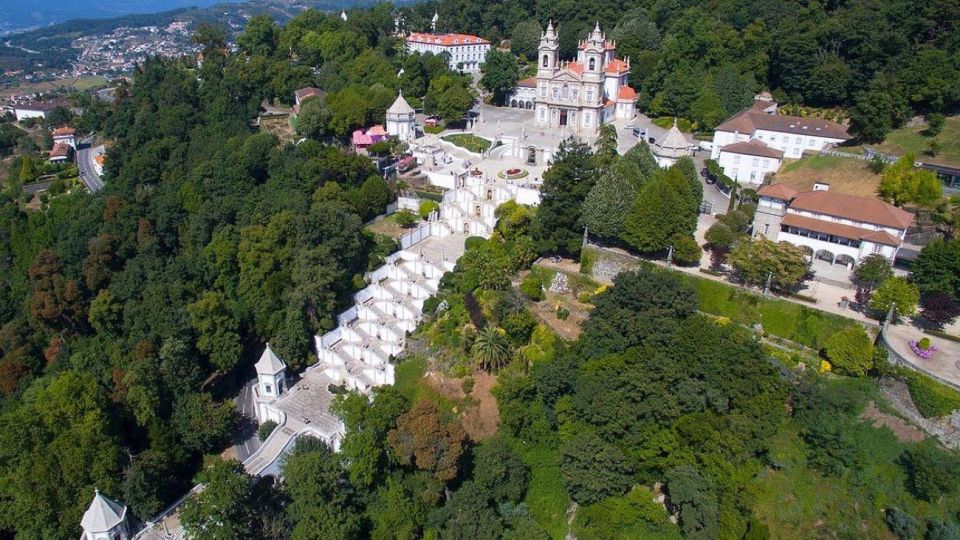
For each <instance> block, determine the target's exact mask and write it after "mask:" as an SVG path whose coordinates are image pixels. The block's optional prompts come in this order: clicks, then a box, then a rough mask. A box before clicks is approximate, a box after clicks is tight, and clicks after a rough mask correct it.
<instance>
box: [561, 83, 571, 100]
mask: <svg viewBox="0 0 960 540" xmlns="http://www.w3.org/2000/svg"><path fill="white" fill-rule="evenodd" d="M560 93H561V95H563V99H567V98H568V97H570V88H569V87H567V85H563V89H561V90H560Z"/></svg>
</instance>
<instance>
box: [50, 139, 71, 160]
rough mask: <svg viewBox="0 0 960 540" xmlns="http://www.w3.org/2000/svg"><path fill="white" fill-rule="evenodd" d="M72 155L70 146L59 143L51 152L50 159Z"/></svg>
mask: <svg viewBox="0 0 960 540" xmlns="http://www.w3.org/2000/svg"><path fill="white" fill-rule="evenodd" d="M69 155H70V145H69V144H67V143H64V142H58V143H57V144H55V145H53V148H52V149H51V150H50V157H52V158H55V157H67V156H69Z"/></svg>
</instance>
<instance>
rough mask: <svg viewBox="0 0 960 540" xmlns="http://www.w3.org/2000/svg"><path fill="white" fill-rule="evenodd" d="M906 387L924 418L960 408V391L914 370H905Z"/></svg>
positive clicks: (945, 414) (938, 415) (942, 414)
mask: <svg viewBox="0 0 960 540" xmlns="http://www.w3.org/2000/svg"><path fill="white" fill-rule="evenodd" d="M904 378H905V379H906V383H907V388H909V389H910V397H911V398H912V399H913V404H914V405H916V406H917V410H919V411H920V414H922V415H923V417H924V418H936V417H940V416H947V415H948V414H950V413H951V412H953V411H954V410H956V409H960V392H957V391H956V390H954V389H953V388H950V387H949V386H947V385H945V384H942V383H940V382H938V381H935V380H933V379H931V378H930V377H926V376H924V375H921V374H919V373H916V372H905V373H904Z"/></svg>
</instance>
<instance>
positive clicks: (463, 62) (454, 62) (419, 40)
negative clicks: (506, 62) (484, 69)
mask: <svg viewBox="0 0 960 540" xmlns="http://www.w3.org/2000/svg"><path fill="white" fill-rule="evenodd" d="M406 46H407V52H411V53H415V52H416V53H420V54H426V53H433V54H435V55H441V54H444V53H446V54H448V55H449V60H448V62H449V65H450V69H452V70H455V71H465V72H471V73H472V72H475V71H480V66H482V65H483V61H484V59H485V58H486V57H487V52H488V51H489V50H490V42H489V41H487V40H485V39H483V38H482V37H477V36H472V35H470V34H424V33H420V32H413V33H411V34H410V35H408V36H407V39H406Z"/></svg>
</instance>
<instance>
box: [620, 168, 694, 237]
mask: <svg viewBox="0 0 960 540" xmlns="http://www.w3.org/2000/svg"><path fill="white" fill-rule="evenodd" d="M698 206H699V201H698V200H697V197H696V194H694V193H693V192H692V190H691V189H690V182H689V181H688V180H687V179H686V178H684V176H683V173H682V172H681V171H680V170H679V169H673V168H672V169H668V170H666V171H664V172H662V173H660V174H657V175H655V176H654V177H653V178H652V179H651V180H650V181H649V182H647V184H646V185H644V186H643V189H641V190H640V194H639V195H638V196H637V199H636V201H635V202H634V205H633V208H632V209H631V211H630V214H629V215H627V218H626V220H625V221H624V226H623V233H622V234H621V238H622V239H623V240H624V241H625V242H627V243H628V244H630V245H631V246H632V247H634V248H635V249H637V250H639V251H644V252H654V251H660V250H664V249H666V248H667V247H668V246H669V245H670V238H672V237H673V235H675V234H677V233H680V234H683V235H692V234H693V231H694V229H696V225H697V208H698Z"/></svg>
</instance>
